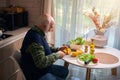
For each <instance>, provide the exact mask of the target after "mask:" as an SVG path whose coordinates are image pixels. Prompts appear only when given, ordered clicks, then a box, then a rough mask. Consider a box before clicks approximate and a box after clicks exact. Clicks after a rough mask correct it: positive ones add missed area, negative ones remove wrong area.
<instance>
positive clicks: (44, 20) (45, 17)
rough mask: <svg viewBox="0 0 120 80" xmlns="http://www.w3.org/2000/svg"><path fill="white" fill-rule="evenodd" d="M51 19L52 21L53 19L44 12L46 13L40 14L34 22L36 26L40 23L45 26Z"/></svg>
mask: <svg viewBox="0 0 120 80" xmlns="http://www.w3.org/2000/svg"><path fill="white" fill-rule="evenodd" d="M52 21H54V19H53V18H52V17H51V16H49V15H47V14H46V15H42V16H40V17H38V19H37V20H36V22H35V24H36V25H37V26H39V25H41V24H43V25H45V26H49V25H50V23H51V22H52Z"/></svg>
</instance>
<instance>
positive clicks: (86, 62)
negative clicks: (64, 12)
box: [84, 59, 92, 65]
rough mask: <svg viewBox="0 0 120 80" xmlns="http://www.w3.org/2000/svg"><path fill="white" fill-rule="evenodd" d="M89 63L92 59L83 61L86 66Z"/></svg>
mask: <svg viewBox="0 0 120 80" xmlns="http://www.w3.org/2000/svg"><path fill="white" fill-rule="evenodd" d="M91 61H92V59H87V60H85V61H84V64H85V65H87V64H89V63H90V62H91Z"/></svg>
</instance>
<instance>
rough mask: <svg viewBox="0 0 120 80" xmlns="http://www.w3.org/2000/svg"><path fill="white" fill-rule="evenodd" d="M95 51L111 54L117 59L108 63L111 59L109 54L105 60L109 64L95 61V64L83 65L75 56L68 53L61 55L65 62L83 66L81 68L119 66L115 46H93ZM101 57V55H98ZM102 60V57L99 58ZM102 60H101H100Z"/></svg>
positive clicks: (118, 53)
mask: <svg viewBox="0 0 120 80" xmlns="http://www.w3.org/2000/svg"><path fill="white" fill-rule="evenodd" d="M97 53H99V54H100V53H101V55H102V54H103V53H105V54H108V56H110V55H111V56H113V59H117V62H115V63H114V61H113V63H110V60H111V58H112V57H111V56H110V57H108V58H107V59H106V60H105V62H108V63H110V64H105V63H100V62H99V63H97V64H96V65H84V64H80V63H79V62H78V61H77V58H76V57H71V56H70V55H66V56H64V57H63V60H65V61H66V62H68V63H70V64H73V65H76V66H79V67H83V68H93V69H102V68H116V67H118V66H120V51H119V50H117V49H115V48H110V47H104V48H95V54H97ZM99 58H102V57H99ZM101 60H102V59H101ZM101 62H102V61H101Z"/></svg>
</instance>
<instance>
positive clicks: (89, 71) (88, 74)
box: [86, 68, 91, 80]
mask: <svg viewBox="0 0 120 80" xmlns="http://www.w3.org/2000/svg"><path fill="white" fill-rule="evenodd" d="M90 75H91V69H90V68H87V71H86V80H90Z"/></svg>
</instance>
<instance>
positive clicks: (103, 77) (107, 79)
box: [55, 60, 120, 80]
mask: <svg viewBox="0 0 120 80" xmlns="http://www.w3.org/2000/svg"><path fill="white" fill-rule="evenodd" d="M55 64H57V65H63V64H64V61H63V60H58V61H56V62H55ZM68 68H69V75H68V78H67V80H85V75H86V69H85V68H80V67H77V66H74V65H69V67H68ZM117 74H118V75H117V77H116V76H111V69H93V70H92V72H91V80H120V67H118V68H117Z"/></svg>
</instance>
